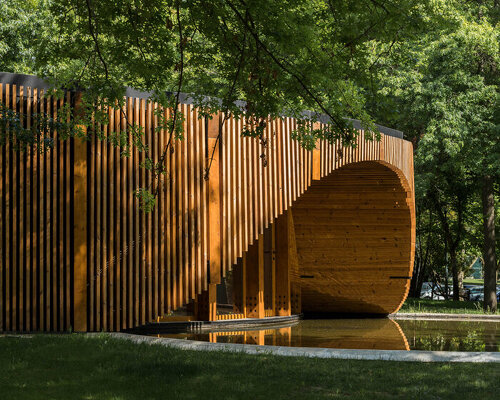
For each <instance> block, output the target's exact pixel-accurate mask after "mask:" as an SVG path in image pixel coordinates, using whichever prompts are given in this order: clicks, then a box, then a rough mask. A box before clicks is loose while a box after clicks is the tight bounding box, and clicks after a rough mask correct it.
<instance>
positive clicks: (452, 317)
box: [389, 313, 500, 322]
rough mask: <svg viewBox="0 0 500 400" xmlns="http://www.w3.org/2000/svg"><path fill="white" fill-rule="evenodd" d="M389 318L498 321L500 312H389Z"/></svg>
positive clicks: (499, 320)
mask: <svg viewBox="0 0 500 400" xmlns="http://www.w3.org/2000/svg"><path fill="white" fill-rule="evenodd" d="M389 318H391V319H395V320H398V319H426V320H433V321H451V320H455V321H478V322H500V314H497V315H488V314H486V315H485V314H445V313H397V314H390V315H389Z"/></svg>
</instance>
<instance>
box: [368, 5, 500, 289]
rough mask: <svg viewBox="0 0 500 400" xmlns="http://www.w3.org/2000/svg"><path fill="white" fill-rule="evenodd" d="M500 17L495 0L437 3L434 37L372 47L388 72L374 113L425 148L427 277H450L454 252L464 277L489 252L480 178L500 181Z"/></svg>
mask: <svg viewBox="0 0 500 400" xmlns="http://www.w3.org/2000/svg"><path fill="white" fill-rule="evenodd" d="M499 15H500V13H499V7H498V4H497V3H496V2H495V1H481V2H465V1H440V0H436V1H433V2H431V3H430V6H429V7H428V8H426V9H425V15H423V16H422V19H423V21H425V24H426V30H425V31H422V32H421V33H420V34H418V35H415V36H414V37H413V38H411V37H406V38H405V40H396V41H394V42H390V43H388V42H382V41H374V42H373V43H371V44H370V45H369V48H370V49H371V51H372V53H373V55H372V59H373V60H374V63H376V65H377V67H378V68H376V69H374V72H373V75H372V81H371V83H372V85H371V86H367V91H368V92H369V93H370V96H371V99H370V101H368V102H367V106H368V107H369V108H370V109H371V110H372V112H373V115H376V119H378V120H379V121H380V122H381V123H386V124H389V125H392V126H397V127H398V128H399V129H402V130H404V131H405V134H406V136H407V138H409V139H411V140H412V141H413V143H414V145H415V150H416V152H415V189H416V202H417V213H418V215H419V218H420V220H421V221H420V223H419V226H418V229H419V232H418V233H417V253H418V250H419V247H422V246H427V247H426V249H425V250H427V249H429V252H430V253H431V254H430V255H429V254H428V253H429V252H426V251H424V252H422V254H420V256H421V257H423V256H425V257H428V264H429V265H431V266H432V268H433V270H432V271H428V272H427V278H430V275H429V274H430V273H432V272H434V273H437V275H439V276H441V278H442V279H444V277H445V275H446V270H445V269H443V268H442V267H443V266H444V265H446V264H449V263H450V262H451V259H450V258H449V259H448V261H442V258H443V255H444V254H446V253H449V254H452V253H453V255H452V257H453V258H455V259H458V261H459V263H460V269H462V270H463V269H464V268H465V267H466V266H467V265H468V264H467V260H468V257H467V255H473V254H474V255H477V254H481V248H482V237H481V236H482V232H481V224H482V213H481V206H480V178H481V177H482V176H484V175H491V176H493V177H494V178H495V179H496V180H497V182H499V181H500V94H499V83H500V73H499V66H500V47H499V42H500V40H499V39H500V25H499ZM381 51H382V52H384V51H385V52H386V53H385V54H386V56H384V57H378V54H380V52H381ZM496 193H497V194H496V197H497V201H496V203H497V205H498V201H499V199H500V196H499V192H498V188H497V192H496ZM432 216H434V218H432ZM499 243H500V241H499ZM461 254H465V256H461ZM440 259H441V260H440Z"/></svg>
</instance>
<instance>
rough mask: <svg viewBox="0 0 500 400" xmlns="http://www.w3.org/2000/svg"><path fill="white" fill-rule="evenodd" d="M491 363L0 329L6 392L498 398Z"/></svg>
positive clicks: (23, 395)
mask: <svg viewBox="0 0 500 400" xmlns="http://www.w3.org/2000/svg"><path fill="white" fill-rule="evenodd" d="M498 393H500V368H498V366H497V365H495V364H469V363H468V364H461V363H456V364H446V363H439V364H435V363H428V364H426V363H409V362H403V363H398V362H387V361H348V360H333V359H313V358H303V357H279V356H269V355H245V354H235V353H222V352H217V353H214V352H195V351H182V350H177V349H169V348H165V347H162V346H158V345H153V346H150V345H146V344H140V345H138V344H134V343H131V342H127V341H124V340H117V339H111V338H109V337H108V336H105V335H103V336H101V337H98V338H96V337H93V338H90V337H85V336H83V335H76V334H73V335H57V336H56V335H53V336H49V335H35V336H34V337H33V338H19V337H0V398H1V399H2V400H8V399H23V400H29V399H65V400H66V399H134V400H135V399H140V400H145V399H217V400H226V399H252V400H254V399H340V398H349V399H457V398H460V399H461V400H464V399H498Z"/></svg>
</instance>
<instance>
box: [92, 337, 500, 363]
mask: <svg viewBox="0 0 500 400" xmlns="http://www.w3.org/2000/svg"><path fill="white" fill-rule="evenodd" d="M85 335H87V336H89V337H100V336H103V335H107V336H110V337H113V338H116V339H122V340H128V341H131V342H134V343H138V344H140V343H146V344H150V345H160V346H165V347H171V348H175V349H181V350H195V351H222V352H230V353H245V354H264V355H265V354H270V355H276V356H289V357H312V358H336V359H343V360H374V361H407V362H408V361H409V362H472V363H500V353H493V352H459V351H417V350H412V351H406V350H348V349H328V348H314V347H286V346H258V345H251V344H239V343H209V342H200V341H195V340H185V339H172V338H159V337H153V336H145V335H134V334H131V333H123V332H109V333H86V334H85Z"/></svg>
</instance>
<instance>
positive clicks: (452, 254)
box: [450, 249, 460, 301]
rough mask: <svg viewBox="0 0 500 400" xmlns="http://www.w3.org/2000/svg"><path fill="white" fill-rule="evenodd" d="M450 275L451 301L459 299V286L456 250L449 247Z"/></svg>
mask: <svg viewBox="0 0 500 400" xmlns="http://www.w3.org/2000/svg"><path fill="white" fill-rule="evenodd" d="M450 264H451V277H452V279H453V301H459V300H460V286H459V283H458V262H457V251H456V250H455V249H450Z"/></svg>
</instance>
